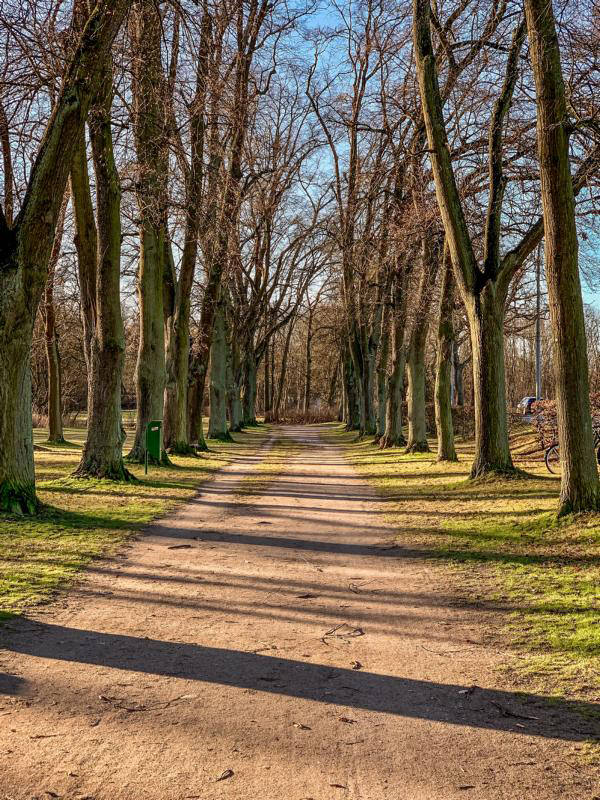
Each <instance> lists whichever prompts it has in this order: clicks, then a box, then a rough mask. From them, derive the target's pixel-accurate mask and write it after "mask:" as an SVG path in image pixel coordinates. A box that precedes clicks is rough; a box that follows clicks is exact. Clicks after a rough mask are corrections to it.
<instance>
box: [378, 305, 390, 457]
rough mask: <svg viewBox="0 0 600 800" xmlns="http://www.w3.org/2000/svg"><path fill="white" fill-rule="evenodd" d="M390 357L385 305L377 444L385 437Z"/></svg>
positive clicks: (387, 312) (380, 351) (388, 323)
mask: <svg viewBox="0 0 600 800" xmlns="http://www.w3.org/2000/svg"><path fill="white" fill-rule="evenodd" d="M389 355H390V314H389V307H388V305H386V307H385V310H384V313H383V315H382V318H381V336H380V347H379V360H378V362H377V436H376V439H377V443H379V442H380V441H381V438H382V437H383V436H384V435H385V406H386V401H387V369H388V360H389Z"/></svg>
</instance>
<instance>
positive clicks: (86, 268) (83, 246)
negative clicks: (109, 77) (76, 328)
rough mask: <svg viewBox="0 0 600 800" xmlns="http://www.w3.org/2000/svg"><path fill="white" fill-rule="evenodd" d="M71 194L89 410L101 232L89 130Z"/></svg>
mask: <svg viewBox="0 0 600 800" xmlns="http://www.w3.org/2000/svg"><path fill="white" fill-rule="evenodd" d="M71 194H72V196H73V215H74V218H75V239H74V241H75V250H76V251H77V274H78V277H79V289H80V303H81V324H82V326H83V354H84V356H85V364H86V368H87V379H88V413H89V398H90V393H91V387H90V381H91V374H92V337H93V335H94V327H95V325H96V268H97V264H96V259H97V256H98V232H97V230H96V220H95V218H94V206H93V204H92V193H91V189H90V178H89V171H88V157H87V147H86V141H85V129H82V130H81V133H80V135H79V137H78V140H77V147H76V149H75V153H74V155H73V159H72V161H71Z"/></svg>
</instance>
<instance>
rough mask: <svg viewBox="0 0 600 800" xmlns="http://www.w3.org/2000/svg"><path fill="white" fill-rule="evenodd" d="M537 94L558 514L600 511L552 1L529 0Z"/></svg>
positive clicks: (566, 127)
mask: <svg viewBox="0 0 600 800" xmlns="http://www.w3.org/2000/svg"><path fill="white" fill-rule="evenodd" d="M525 13H526V19H527V30H528V34H529V42H530V53H531V65H532V67H533V74H534V78H535V85H536V94H537V138H538V152H539V161H540V178H541V188H542V204H543V211H544V227H545V230H546V236H545V249H546V258H545V261H546V281H547V285H548V301H549V307H550V320H551V323H552V333H553V341H554V373H555V380H556V406H557V416H558V439H559V444H560V459H561V467H562V470H561V490H560V513H561V514H565V513H570V512H573V511H575V512H578V511H596V510H598V508H599V507H600V485H599V481H598V465H597V463H596V455H595V453H594V439H593V432H592V423H591V411H590V400H589V377H588V359H587V345H586V334H585V323H584V314H583V301H582V297H581V283H580V278H579V266H578V239H577V227H576V222H575V196H574V191H573V180H572V177H571V168H570V161H569V119H568V115H567V104H566V99H565V87H564V81H563V75H562V68H561V61H560V47H559V42H558V35H557V32H556V22H555V20H554V13H553V8H552V4H551V3H549V2H548V1H547V0H525Z"/></svg>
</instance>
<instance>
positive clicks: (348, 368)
mask: <svg viewBox="0 0 600 800" xmlns="http://www.w3.org/2000/svg"><path fill="white" fill-rule="evenodd" d="M344 385H345V388H346V404H347V408H346V416H345V422H346V430H347V431H360V425H361V410H360V400H359V392H360V389H359V386H358V382H357V380H356V373H355V371H354V361H353V359H352V357H351V356H350V352H349V348H346V349H345V352H344Z"/></svg>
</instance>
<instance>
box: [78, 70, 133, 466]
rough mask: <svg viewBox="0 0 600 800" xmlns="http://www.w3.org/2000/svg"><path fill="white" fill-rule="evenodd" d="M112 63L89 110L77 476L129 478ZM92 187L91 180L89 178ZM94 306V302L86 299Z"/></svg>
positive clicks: (119, 208)
mask: <svg viewBox="0 0 600 800" xmlns="http://www.w3.org/2000/svg"><path fill="white" fill-rule="evenodd" d="M112 96H113V94H112V63H111V62H110V61H109V63H107V65H106V68H105V74H104V86H103V92H102V94H101V100H100V102H99V103H98V104H97V105H96V106H94V107H93V108H92V110H91V113H90V121H89V128H90V139H91V144H92V155H93V159H94V171H95V175H96V205H97V219H98V223H97V234H98V237H97V238H98V251H97V264H96V266H95V269H94V274H95V282H94V286H93V287H90V289H91V290H92V291H93V293H94V297H95V301H94V303H93V307H94V328H93V336H92V339H91V342H90V373H89V380H88V430H87V438H86V442H85V446H84V448H83V453H82V456H81V461H80V463H79V466H78V468H77V470H76V472H75V475H76V476H77V477H80V478H81V477H86V478H87V477H90V478H110V479H111V480H130V479H132V475H131V474H130V473H129V472H128V471H127V470H126V469H125V466H124V464H123V444H124V441H125V433H124V429H123V424H122V419H121V380H122V375H123V366H124V363H125V335H124V332H123V319H122V316H121V187H120V183H119V173H118V172H117V168H116V165H115V159H114V152H113V141H112V130H111V106H112ZM88 191H89V182H88ZM87 303H88V305H91V301H90V300H88V301H87Z"/></svg>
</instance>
